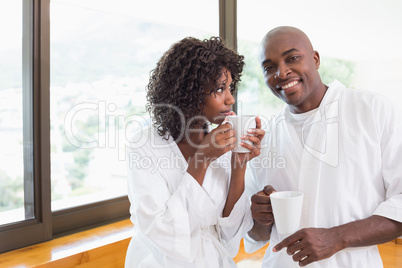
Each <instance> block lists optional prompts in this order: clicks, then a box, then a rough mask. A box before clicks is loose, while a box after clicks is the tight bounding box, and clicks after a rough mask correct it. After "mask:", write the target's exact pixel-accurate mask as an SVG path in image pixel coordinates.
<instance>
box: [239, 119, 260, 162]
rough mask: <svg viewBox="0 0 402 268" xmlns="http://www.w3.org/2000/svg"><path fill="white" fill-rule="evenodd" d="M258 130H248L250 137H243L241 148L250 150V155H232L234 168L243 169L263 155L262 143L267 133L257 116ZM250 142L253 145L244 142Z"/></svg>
mask: <svg viewBox="0 0 402 268" xmlns="http://www.w3.org/2000/svg"><path fill="white" fill-rule="evenodd" d="M255 123H256V128H253V129H248V130H247V132H248V133H249V134H250V135H244V136H242V137H241V138H242V141H241V143H240V146H242V147H244V148H246V149H249V150H250V152H248V153H233V155H232V166H233V165H234V167H243V166H245V165H244V164H245V163H246V162H248V161H250V160H251V159H253V158H254V157H256V156H259V155H260V153H261V141H262V139H263V138H264V136H265V131H264V130H263V129H261V119H260V118H259V117H258V116H256V118H255ZM245 140H248V141H251V142H252V145H250V144H248V143H245V142H243V141H245Z"/></svg>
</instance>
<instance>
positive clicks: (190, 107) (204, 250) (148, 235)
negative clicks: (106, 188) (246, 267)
mask: <svg viewBox="0 0 402 268" xmlns="http://www.w3.org/2000/svg"><path fill="white" fill-rule="evenodd" d="M243 66H244V62H243V56H240V55H239V54H237V53H236V52H234V51H232V50H230V49H228V48H227V47H226V46H225V45H224V43H223V42H222V40H221V39H220V38H215V37H213V38H211V39H209V40H203V41H201V40H198V39H195V38H185V39H183V40H181V41H179V42H178V43H176V44H174V45H173V46H172V47H171V48H170V49H169V50H168V51H167V52H165V53H164V55H163V56H162V57H161V59H160V60H159V62H158V63H157V66H156V68H155V69H154V70H153V71H152V73H151V77H150V81H149V84H148V86H147V89H148V92H147V100H148V104H147V109H148V111H149V112H150V114H151V118H152V120H153V126H152V127H150V128H149V129H146V130H144V131H142V132H140V133H138V134H137V135H136V136H135V137H134V138H133V143H132V144H131V146H130V147H131V148H132V149H130V151H129V152H128V154H129V155H128V159H130V160H129V177H128V186H129V189H128V196H129V199H130V202H131V209H130V212H131V220H132V222H133V223H134V236H133V238H132V239H131V242H130V245H129V248H128V251H127V257H126V267H136V268H137V267H169V268H170V267H186V268H187V267H234V266H236V265H235V263H234V261H233V260H232V258H233V257H234V256H235V255H236V254H237V252H238V249H239V243H240V240H241V238H242V237H243V235H244V234H245V233H246V232H247V231H248V230H249V229H250V228H251V226H252V220H251V217H250V212H249V202H248V199H247V197H246V196H245V194H244V174H245V169H246V164H245V163H246V162H247V161H249V160H250V159H252V158H253V157H255V156H257V155H259V154H260V143H261V139H262V138H263V136H264V131H263V130H261V120H260V119H259V118H258V117H257V118H256V125H257V128H256V129H253V130H252V131H251V135H250V136H246V137H244V139H248V140H250V141H251V142H252V143H253V145H248V144H245V143H241V144H242V146H244V147H245V148H248V149H250V150H251V152H250V153H245V154H235V153H233V154H232V152H231V150H232V149H233V148H234V146H235V143H236V142H239V141H236V139H235V137H234V130H233V129H231V126H230V124H225V123H223V122H224V119H225V117H226V116H227V115H232V114H234V113H233V112H232V111H231V108H232V105H233V104H234V102H235V99H234V97H233V95H232V93H233V92H234V91H235V90H236V89H237V86H238V84H239V82H240V76H241V73H242V71H243ZM211 124H216V125H218V126H217V127H216V128H215V129H212V130H211ZM134 141H135V142H134Z"/></svg>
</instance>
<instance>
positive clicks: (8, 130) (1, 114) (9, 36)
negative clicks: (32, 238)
mask: <svg viewBox="0 0 402 268" xmlns="http://www.w3.org/2000/svg"><path fill="white" fill-rule="evenodd" d="M0 33H1V36H3V38H2V41H1V42H0V59H1V60H0V73H1V74H0V137H1V138H0V148H1V150H0V163H1V164H0V225H2V224H6V223H11V222H16V221H21V220H25V219H29V218H33V216H34V215H33V210H31V209H27V208H32V199H30V198H28V196H31V197H32V193H33V192H32V187H31V188H30V187H29V186H28V185H32V178H33V177H32V139H31V138H32V135H31V133H32V129H31V122H32V119H31V117H30V114H31V110H30V107H31V105H30V103H31V98H30V94H29V91H30V88H29V87H28V88H23V79H22V77H23V58H22V55H23V45H22V42H23V39H22V33H23V28H22V1H14V0H9V1H0ZM28 53H29V52H28ZM25 63H27V64H28V62H25ZM27 71H29V70H27ZM23 98H25V99H23ZM23 104H24V105H25V106H24V105H23ZM24 120H25V121H24ZM24 159H25V160H24ZM24 189H25V190H26V192H24Z"/></svg>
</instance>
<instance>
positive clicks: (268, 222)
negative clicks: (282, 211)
mask: <svg viewBox="0 0 402 268" xmlns="http://www.w3.org/2000/svg"><path fill="white" fill-rule="evenodd" d="M273 192H275V189H274V187H272V186H271V185H267V186H265V187H264V189H263V190H262V191H259V192H258V193H256V194H255V195H253V196H252V197H251V207H250V209H251V215H252V217H253V220H254V226H253V228H252V229H251V230H250V231H249V232H248V234H249V236H250V237H251V238H253V239H254V240H256V241H265V240H268V239H269V238H270V235H271V228H272V224H273V223H274V215H273V214H272V206H271V199H270V198H269V196H270V195H271V194H272V193H273Z"/></svg>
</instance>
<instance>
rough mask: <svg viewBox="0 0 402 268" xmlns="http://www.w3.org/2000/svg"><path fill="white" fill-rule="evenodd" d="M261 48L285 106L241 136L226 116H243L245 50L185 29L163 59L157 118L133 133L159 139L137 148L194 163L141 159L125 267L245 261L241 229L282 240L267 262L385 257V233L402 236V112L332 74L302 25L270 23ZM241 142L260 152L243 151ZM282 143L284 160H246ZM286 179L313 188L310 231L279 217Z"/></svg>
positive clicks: (248, 238)
mask: <svg viewBox="0 0 402 268" xmlns="http://www.w3.org/2000/svg"><path fill="white" fill-rule="evenodd" d="M259 57H260V58H259V59H260V63H261V67H262V70H263V73H264V79H265V82H266V84H267V86H268V87H269V89H270V90H271V92H272V93H273V94H274V95H276V96H277V97H278V98H280V99H282V100H283V101H284V102H285V103H286V105H285V107H284V109H283V111H282V112H281V114H280V116H278V117H277V118H282V120H280V121H279V120H278V121H277V122H275V120H273V121H272V122H270V126H269V130H270V132H269V133H268V132H267V133H265V131H264V130H262V129H261V120H260V119H259V118H258V117H256V128H255V129H252V130H250V132H249V134H250V135H249V136H243V137H242V140H240V141H239V140H236V138H235V137H234V130H233V129H232V128H231V125H230V124H224V123H223V122H224V120H225V117H226V116H228V115H232V114H234V113H233V112H232V111H231V107H232V105H233V104H234V102H235V99H234V97H233V95H232V94H233V92H235V91H236V90H237V87H238V85H239V82H240V77H241V74H242V72H243V66H244V58H243V56H241V55H239V54H237V53H236V52H234V51H232V50H230V49H228V48H227V47H226V46H225V45H224V44H223V42H222V41H221V39H219V38H211V39H209V40H203V41H201V40H198V39H195V38H185V39H183V40H181V41H180V42H178V43H176V44H174V45H173V46H172V47H171V48H170V49H169V50H168V51H167V52H165V53H164V55H163V56H162V58H161V59H160V60H159V62H158V63H157V66H156V68H155V69H154V70H153V71H152V73H151V77H150V80H149V84H148V87H147V89H148V92H147V100H148V104H147V110H148V111H149V112H150V114H151V118H152V120H153V126H152V127H150V128H149V129H146V130H145V131H143V132H141V133H138V134H137V136H136V137H134V138H133V141H138V140H139V139H141V138H144V137H145V138H147V140H148V141H150V142H147V143H145V144H144V145H142V146H140V147H139V148H133V149H130V150H129V152H128V154H135V155H136V159H139V158H153V159H164V158H166V159H169V158H172V156H174V157H178V159H179V160H181V161H176V162H175V165H169V166H165V167H152V165H151V166H149V165H148V166H144V167H141V166H139V165H134V164H133V163H129V177H128V186H129V188H128V196H129V199H130V202H131V208H130V212H131V219H132V222H133V223H134V235H133V238H132V240H131V242H130V245H129V248H128V251H127V257H126V267H186V268H187V267H207V268H210V267H211V268H215V267H235V266H236V265H235V263H234V261H233V260H232V258H233V257H234V256H235V255H236V254H237V252H238V249H239V244H240V241H241V239H242V238H244V242H245V248H246V251H248V252H253V251H255V250H257V249H259V248H261V247H262V246H264V245H266V244H267V243H268V242H270V246H269V248H268V250H267V252H266V254H265V257H264V262H263V267H275V268H278V267H284V268H288V267H299V266H306V265H309V267H331V268H332V267H382V261H381V258H380V256H379V253H378V250H377V247H376V246H375V245H377V244H379V243H384V242H387V241H390V240H392V239H394V238H396V237H398V236H400V235H402V165H400V161H401V160H400V159H402V140H401V139H400V136H401V135H402V121H401V119H400V117H399V116H400V114H398V113H397V112H396V110H395V109H394V107H393V106H392V105H391V104H390V103H389V102H387V100H385V99H384V98H382V97H380V96H378V95H375V94H373V93H368V92H365V91H358V90H350V89H346V88H345V87H344V86H343V85H342V84H341V83H339V82H337V81H334V82H333V83H331V84H330V85H328V86H327V85H324V84H323V83H322V82H321V79H320V76H319V73H318V68H319V65H320V57H319V54H318V52H316V51H314V50H313V47H312V45H311V43H310V41H309V38H308V37H307V36H306V35H305V34H304V33H303V32H302V31H300V30H299V29H297V28H293V27H285V26H283V27H277V28H275V29H273V30H271V31H270V32H268V33H267V34H266V35H265V37H264V39H263V40H262V42H261V47H260V55H259ZM211 124H216V125H218V126H217V127H216V128H214V129H211ZM306 126H307V127H306ZM332 126H336V127H335V128H333V127H332ZM271 133H275V135H270V134H271ZM245 140H249V141H251V142H252V145H249V144H247V143H245V142H244V141H245ZM305 141H307V142H309V144H310V145H311V146H312V147H314V148H315V149H317V148H318V149H319V150H318V153H317V151H315V152H316V153H315V154H314V153H312V152H310V151H309V150H308V148H306V146H303V144H305ZM328 143H331V145H333V144H334V143H335V144H336V146H332V147H331V148H332V149H333V150H327V151H325V149H327V148H329V147H328ZM235 144H240V146H243V147H245V148H247V149H249V150H250V152H249V153H242V154H238V153H233V152H232V151H231V150H232V149H233V148H234V146H235ZM309 148H310V147H309ZM322 149H324V150H322ZM320 150H321V151H320ZM272 152H275V153H276V155H277V156H281V157H283V158H284V159H286V161H287V162H286V166H285V167H282V168H275V167H269V168H267V167H265V168H263V167H261V168H258V167H257V166H258V165H249V166H248V167H247V162H249V161H258V160H259V158H263V157H266V156H267V155H268V153H272ZM128 159H130V156H128ZM131 159H133V158H131ZM176 159H177V158H176ZM152 163H154V164H156V163H159V162H158V161H153V162H152ZM228 163H230V165H228ZM251 166H253V168H251ZM279 190H300V191H303V192H304V193H305V200H304V203H303V215H302V220H301V227H302V229H301V230H299V231H298V232H296V233H295V234H293V235H291V236H289V237H281V236H280V235H278V233H277V231H276V226H275V224H274V218H273V215H272V209H271V203H270V198H269V195H270V194H271V193H272V192H273V191H279ZM250 204H251V206H250ZM282 249H283V250H282Z"/></svg>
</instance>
